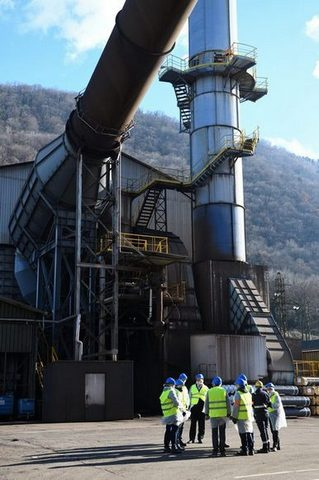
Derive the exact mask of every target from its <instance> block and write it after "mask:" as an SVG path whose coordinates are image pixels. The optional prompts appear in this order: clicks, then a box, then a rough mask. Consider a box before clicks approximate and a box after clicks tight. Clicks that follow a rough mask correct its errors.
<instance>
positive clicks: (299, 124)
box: [0, 0, 319, 159]
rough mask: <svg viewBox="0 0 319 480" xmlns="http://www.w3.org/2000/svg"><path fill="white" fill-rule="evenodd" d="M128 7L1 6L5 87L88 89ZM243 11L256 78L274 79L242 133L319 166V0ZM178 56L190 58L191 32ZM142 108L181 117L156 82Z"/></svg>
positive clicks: (96, 1)
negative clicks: (254, 51) (257, 134)
mask: <svg viewBox="0 0 319 480" xmlns="http://www.w3.org/2000/svg"><path fill="white" fill-rule="evenodd" d="M159 1H160V0H159ZM212 1H214V0H212ZM123 3H124V0H0V54H1V67H0V83H27V84H30V85H33V84H37V85H42V86H44V87H53V88H58V89H61V90H68V91H74V92H79V91H81V90H83V89H84V88H85V86H86V84H87V82H88V80H89V78H90V76H91V74H92V72H93V70H94V66H95V64H96V62H97V60H98V58H99V56H100V53H101V51H102V49H103V47H104V45H105V43H106V41H107V38H108V36H109V34H110V32H111V30H112V28H113V26H114V18H115V15H116V13H117V12H118V10H120V8H121V7H122V5H123ZM237 5H238V30H239V42H241V43H246V44H249V45H253V46H255V47H257V51H258V57H257V60H258V63H257V73H258V75H259V76H266V77H268V80H269V94H268V95H267V97H264V98H262V99H261V100H259V102H257V103H256V104H251V103H250V102H246V103H244V104H242V108H241V117H242V121H241V126H242V128H244V129H245V130H246V131H247V133H250V131H252V130H253V129H254V128H255V127H256V126H259V127H260V134H261V138H264V139H267V140H269V141H271V142H272V143H273V144H276V145H279V146H283V147H285V148H287V149H288V150H291V151H294V152H295V153H296V154H298V155H305V156H309V157H311V158H316V159H318V158H319V132H318V127H319V122H318V111H319V0H237ZM174 54H175V55H178V56H185V55H187V28H186V26H185V28H184V30H183V33H182V35H181V37H180V39H179V42H178V45H177V47H176V49H175V52H174ZM0 108H1V106H0ZM142 109H143V110H146V111H148V110H151V111H154V110H155V111H162V112H164V113H166V114H168V115H170V116H175V117H178V110H177V107H176V100H175V96H174V92H173V89H172V87H171V86H169V85H166V84H161V83H159V82H158V81H155V82H154V85H153V86H152V88H151V89H150V91H149V92H148V94H147V95H146V97H145V99H144V101H143V103H142Z"/></svg>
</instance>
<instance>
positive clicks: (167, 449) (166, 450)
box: [163, 447, 171, 453]
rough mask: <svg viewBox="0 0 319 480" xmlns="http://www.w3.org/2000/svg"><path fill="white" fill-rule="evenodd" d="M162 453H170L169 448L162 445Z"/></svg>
mask: <svg viewBox="0 0 319 480" xmlns="http://www.w3.org/2000/svg"><path fill="white" fill-rule="evenodd" d="M163 453H171V449H170V448H169V447H164V450H163Z"/></svg>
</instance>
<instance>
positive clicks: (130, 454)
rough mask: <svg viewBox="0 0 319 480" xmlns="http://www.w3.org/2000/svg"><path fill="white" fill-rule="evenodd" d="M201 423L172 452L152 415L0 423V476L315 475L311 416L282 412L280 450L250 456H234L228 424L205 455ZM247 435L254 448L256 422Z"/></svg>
mask: <svg viewBox="0 0 319 480" xmlns="http://www.w3.org/2000/svg"><path fill="white" fill-rule="evenodd" d="M188 427H189V425H186V426H185V429H184V431H185V435H184V437H185V438H184V439H187V433H188ZM209 427H210V423H209V422H208V421H207V422H206V437H205V439H204V443H203V444H202V445H200V444H194V445H188V446H187V448H186V451H185V453H183V454H181V455H175V456H173V455H167V454H163V453H162V450H163V448H162V442H163V432H164V427H163V426H162V425H161V424H160V419H159V418H155V417H153V418H141V419H134V420H126V421H117V422H100V423H61V424H41V423H40V424H36V423H32V424H31V423H28V424H27V423H26V424H13V425H10V424H4V423H3V424H1V425H0V480H29V479H30V480H31V479H32V480H42V479H43V480H49V479H50V480H51V479H58V480H84V479H85V480H102V479H103V480H106V479H112V478H114V479H115V478H120V479H130V480H132V479H134V480H161V479H165V480H168V479H171V478H177V479H183V480H194V479H197V478H199V476H200V478H201V479H203V478H205V477H206V476H207V478H214V477H215V478H216V477H218V479H229V480H245V479H247V480H255V479H256V480H277V479H282V480H290V479H291V480H292V479H293V480H319V453H318V444H319V417H311V418H304V419H301V418H300V419H291V420H288V428H286V429H284V430H282V431H281V439H282V450H281V451H280V452H275V453H270V454H267V455H265V454H264V455H263V454H257V455H255V456H253V457H236V456H235V452H236V451H237V450H238V447H239V443H240V442H239V437H238V434H237V432H236V431H235V428H234V426H233V425H232V424H229V426H228V427H227V442H228V443H230V445H231V448H230V449H228V451H227V457H226V458H212V457H211V456H210V454H211V434H210V431H209V430H210V428H209ZM255 436H256V439H257V441H256V448H260V446H261V443H260V439H259V435H258V432H257V429H256V433H255ZM199 472H200V473H199Z"/></svg>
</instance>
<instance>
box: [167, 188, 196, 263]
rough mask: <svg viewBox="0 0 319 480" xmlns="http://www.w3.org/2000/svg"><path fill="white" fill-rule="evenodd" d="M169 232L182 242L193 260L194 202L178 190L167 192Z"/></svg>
mask: <svg viewBox="0 0 319 480" xmlns="http://www.w3.org/2000/svg"><path fill="white" fill-rule="evenodd" d="M167 230H168V231H169V232H172V233H174V234H175V235H177V236H178V237H179V238H180V239H181V240H182V242H183V243H184V245H185V247H186V249H187V252H188V256H189V257H190V258H192V202H191V200H190V199H189V198H187V197H186V196H185V195H183V194H182V193H180V192H178V191H176V190H169V191H168V192H167Z"/></svg>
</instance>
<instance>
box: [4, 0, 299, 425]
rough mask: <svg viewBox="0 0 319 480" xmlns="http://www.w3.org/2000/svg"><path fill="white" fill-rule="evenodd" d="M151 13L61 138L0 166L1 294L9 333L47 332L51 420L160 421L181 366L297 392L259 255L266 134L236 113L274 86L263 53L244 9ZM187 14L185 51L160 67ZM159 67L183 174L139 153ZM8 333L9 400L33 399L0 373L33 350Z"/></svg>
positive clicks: (152, 9) (116, 45) (187, 0)
mask: <svg viewBox="0 0 319 480" xmlns="http://www.w3.org/2000/svg"><path fill="white" fill-rule="evenodd" d="M138 3H139V6H140V7H141V8H136V5H135V4H136V2H135V1H134V0H127V1H126V3H125V5H124V7H123V10H122V11H121V12H120V13H119V14H118V16H117V18H116V25H115V27H114V30H113V33H112V35H111V37H110V39H109V41H108V43H107V45H106V47H105V50H104V51H103V53H102V56H101V58H100V60H99V62H98V65H97V67H96V69H95V71H94V73H93V75H92V77H91V80H90V82H89V85H88V87H87V89H86V90H85V92H84V93H83V94H82V95H80V96H79V97H78V98H77V101H76V108H75V110H74V111H73V112H71V114H70V117H69V120H68V122H67V125H66V130H65V132H64V133H63V134H62V135H61V136H59V137H58V138H57V139H55V140H53V141H52V142H51V143H50V144H49V145H47V146H45V147H44V148H43V149H42V150H40V151H39V153H38V155H37V157H36V159H35V161H34V162H32V163H26V164H19V165H9V166H3V167H1V168H0V208H1V217H0V226H1V231H0V243H1V245H0V255H1V259H2V262H1V267H0V268H1V271H0V295H2V296H3V297H6V300H3V301H4V302H7V301H9V300H8V299H11V301H12V300H14V301H15V302H19V304H18V303H15V305H19V309H22V306H21V305H24V306H25V307H24V308H25V310H26V311H28V315H29V316H28V317H26V316H24V314H23V313H21V311H19V313H16V311H15V310H13V312H14V313H13V314H12V317H11V320H10V321H8V318H7V317H5V316H3V315H2V318H1V324H0V328H8V324H9V325H10V324H11V323H12V326H14V328H21V329H22V328H24V327H26V326H28V328H29V327H30V325H36V328H33V327H32V329H30V332H29V335H30V342H31V343H30V345H31V344H32V348H31V347H30V348H31V350H32V352H33V353H32V355H34V356H33V357H32V359H33V362H34V372H35V371H36V370H38V377H39V378H41V379H42V380H41V381H40V383H41V385H40V387H38V393H37V395H38V398H40V397H41V398H42V400H43V409H42V412H43V419H44V420H46V421H68V420H103V419H112V418H130V417H131V416H132V415H133V413H134V410H135V411H138V412H142V413H143V412H149V413H150V412H157V411H158V407H159V404H158V395H159V390H160V386H161V384H162V381H163V377H165V376H166V375H168V374H169V375H173V376H174V375H177V374H179V373H180V372H181V371H187V372H189V373H190V374H194V373H196V372H198V371H201V372H203V373H204V374H205V375H206V376H207V377H211V376H213V375H215V374H220V375H221V376H222V377H223V378H224V380H225V381H226V382H227V381H229V382H232V381H233V379H234V377H235V375H236V374H238V373H239V372H240V371H245V372H247V374H248V376H249V379H250V380H255V379H257V378H261V379H265V378H267V379H270V380H272V381H273V382H276V383H280V384H286V385H287V384H288V385H289V384H291V383H292V381H293V364H292V358H291V354H290V351H289V349H288V347H287V345H286V343H285V340H284V339H283V337H282V336H281V334H280V332H279V330H278V328H277V325H276V322H275V320H274V318H273V316H272V314H271V312H270V310H269V292H268V283H267V277H266V269H265V268H264V267H262V266H256V265H250V264H248V263H247V261H246V246H245V209H244V195H243V175H242V163H244V161H245V160H244V159H245V157H248V156H252V155H253V154H254V151H255V147H256V144H257V142H258V132H257V131H256V132H253V133H252V134H251V135H245V134H244V132H243V131H242V130H241V127H240V124H239V107H240V103H241V102H244V101H252V102H255V101H257V100H259V99H260V98H262V97H263V96H264V95H265V94H266V93H267V82H266V81H265V79H261V80H260V79H258V77H256V69H255V67H256V49H255V48H254V47H250V46H247V45H241V44H240V43H238V38H237V28H236V1H235V0H198V2H196V1H194V0H183V1H179V2H176V1H175V0H170V1H167V2H152V1H150V0H139V2H138ZM140 4H142V6H141V5H140ZM163 4H165V5H163ZM192 9H193V10H192ZM191 10H192V13H191V14H190V12H191ZM141 12H143V15H142V14H141ZM189 14H190V17H189V58H188V59H187V60H184V59H177V58H176V57H174V56H168V57H167V58H166V60H165V61H164V58H163V56H165V55H166V54H167V53H168V52H169V51H170V50H171V48H172V46H173V44H174V41H175V38H176V35H177V33H178V30H179V29H180V27H181V25H182V24H183V22H184V21H185V20H186V18H187V17H188V15H189ZM163 26H165V28H163ZM163 61H164V63H163ZM109 65H112V68H109ZM160 67H161V68H160ZM158 71H160V80H161V81H163V82H169V83H171V84H172V88H174V90H175V93H176V99H177V105H178V107H179V109H180V118H181V121H180V126H181V132H182V133H181V134H184V135H189V136H190V158H191V161H190V166H189V169H187V170H185V171H174V170H171V169H168V170H167V169H166V170H164V169H161V168H154V167H152V166H150V165H147V164H146V163H144V162H142V161H141V159H136V158H134V157H132V156H130V155H127V154H126V153H125V143H124V140H126V139H127V137H128V136H129V132H130V129H131V127H132V123H131V122H132V119H133V115H134V113H135V111H136V109H137V107H138V105H139V102H140V100H141V96H142V94H143V93H144V91H145V89H146V87H147V86H148V84H149V82H150V81H151V79H152V78H153V76H154V74H155V73H156V72H158ZM127 141H129V139H128V140H127ZM123 143H124V145H123ZM122 145H123V148H124V151H122ZM1 302H2V300H1V298H0V306H1ZM16 308H18V307H16ZM31 312H32V315H31ZM30 315H31V317H30ZM15 317H16V318H15ZM30 318H31V319H32V322H33V323H31V320H30V323H29V319H30ZM4 320H5V322H3V321H4ZM18 321H19V322H21V323H18ZM3 325H5V327H3ZM20 325H21V327H20ZM17 326H18V327H17ZM1 331H2V330H1ZM7 338H8V341H7V342H3V341H0V347H1V350H0V365H1V372H0V375H1V376H0V388H1V391H0V395H5V394H9V393H10V394H14V395H16V396H18V397H20V396H21V395H23V396H26V395H27V396H30V395H31V396H32V395H33V394H34V395H35V389H33V390H32V389H30V390H26V391H23V394H22V393H20V390H19V389H20V386H19V385H18V383H17V384H16V385H13V386H12V388H10V389H8V388H7V385H8V383H7V382H8V371H7V370H6V368H5V367H4V366H3V365H5V364H6V358H8V356H9V355H11V356H14V355H19V354H20V353H19V350H18V347H17V346H15V345H14V342H13V343H12V345H11V344H10V341H9V336H8V337H7ZM26 343H27V342H26ZM44 344H45V345H46V354H45V355H44V353H43V351H44ZM35 349H36V350H37V351H36V350H35ZM31 350H30V351H31ZM40 353H41V355H39V354H40ZM43 357H45V358H43ZM30 358H31V357H30ZM35 359H37V360H36V361H35ZM39 364H40V365H42V368H41V369H40V370H41V374H39ZM41 375H43V376H41ZM39 378H38V380H37V382H39ZM32 381H34V382H35V379H33V380H32ZM30 382H31V380H30ZM121 388H122V389H123V388H125V392H126V393H127V395H126V396H125V398H123V395H119V391H120V390H119V389H121ZM41 389H43V390H42V395H41V394H40V391H41ZM9 390H10V391H9ZM119 398H121V402H119ZM133 398H134V401H133ZM71 407H72V408H71Z"/></svg>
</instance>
